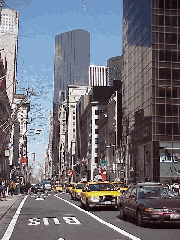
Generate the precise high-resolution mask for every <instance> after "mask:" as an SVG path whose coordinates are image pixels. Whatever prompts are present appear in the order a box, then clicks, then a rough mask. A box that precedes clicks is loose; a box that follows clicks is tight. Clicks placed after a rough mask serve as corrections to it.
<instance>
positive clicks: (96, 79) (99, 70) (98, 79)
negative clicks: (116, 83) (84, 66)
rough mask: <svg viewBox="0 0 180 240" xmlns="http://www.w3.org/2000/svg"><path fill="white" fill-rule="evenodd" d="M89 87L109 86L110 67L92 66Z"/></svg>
mask: <svg viewBox="0 0 180 240" xmlns="http://www.w3.org/2000/svg"><path fill="white" fill-rule="evenodd" d="M89 86H91V87H92V86H108V67H106V66H95V65H90V66H89Z"/></svg>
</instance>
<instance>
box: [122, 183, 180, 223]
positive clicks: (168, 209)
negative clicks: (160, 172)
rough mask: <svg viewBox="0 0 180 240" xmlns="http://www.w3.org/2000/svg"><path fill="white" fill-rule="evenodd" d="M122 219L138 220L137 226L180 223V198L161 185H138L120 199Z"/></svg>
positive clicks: (129, 189)
mask: <svg viewBox="0 0 180 240" xmlns="http://www.w3.org/2000/svg"><path fill="white" fill-rule="evenodd" d="M119 208H120V219H122V220H125V219H126V217H127V216H130V217H133V218H136V220H137V225H139V226H143V225H144V224H148V223H180V198H179V196H176V195H175V194H174V193H173V192H171V191H169V189H168V188H167V187H166V186H164V185H162V184H161V183H152V182H151V183H138V184H137V185H132V186H130V187H129V188H128V190H127V191H126V192H125V194H123V195H121V199H120V206H119Z"/></svg>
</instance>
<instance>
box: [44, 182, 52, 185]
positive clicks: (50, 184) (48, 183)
mask: <svg viewBox="0 0 180 240" xmlns="http://www.w3.org/2000/svg"><path fill="white" fill-rule="evenodd" d="M43 183H44V184H50V185H51V181H43Z"/></svg>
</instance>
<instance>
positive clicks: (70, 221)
mask: <svg viewBox="0 0 180 240" xmlns="http://www.w3.org/2000/svg"><path fill="white" fill-rule="evenodd" d="M63 219H64V220H65V222H66V223H68V224H81V223H80V222H79V221H78V220H77V218H75V217H63Z"/></svg>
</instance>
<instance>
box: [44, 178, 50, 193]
mask: <svg viewBox="0 0 180 240" xmlns="http://www.w3.org/2000/svg"><path fill="white" fill-rule="evenodd" d="M43 184H44V189H45V190H48V191H50V190H51V180H43Z"/></svg>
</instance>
